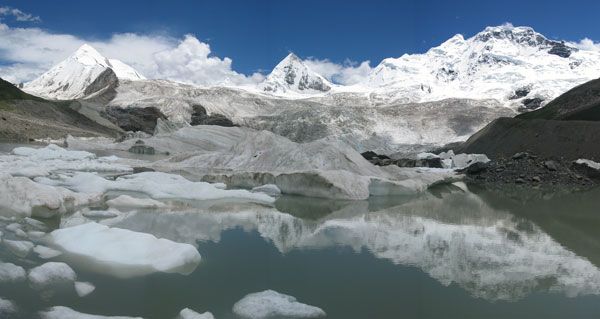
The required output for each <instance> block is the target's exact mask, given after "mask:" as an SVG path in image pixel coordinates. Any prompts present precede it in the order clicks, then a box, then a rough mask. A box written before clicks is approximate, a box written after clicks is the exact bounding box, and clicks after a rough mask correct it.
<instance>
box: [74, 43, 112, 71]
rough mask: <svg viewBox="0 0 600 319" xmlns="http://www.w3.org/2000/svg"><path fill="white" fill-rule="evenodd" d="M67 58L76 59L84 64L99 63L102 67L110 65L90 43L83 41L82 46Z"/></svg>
mask: <svg viewBox="0 0 600 319" xmlns="http://www.w3.org/2000/svg"><path fill="white" fill-rule="evenodd" d="M69 59H73V60H76V61H77V62H79V63H81V64H85V65H95V64H99V65H101V66H104V67H110V62H109V61H108V59H107V58H105V57H104V56H103V55H102V54H100V52H98V51H97V50H96V49H94V47H92V46H91V45H89V44H87V43H84V44H83V45H82V46H80V47H79V49H77V51H75V53H73V54H72V55H71V56H70V57H69Z"/></svg>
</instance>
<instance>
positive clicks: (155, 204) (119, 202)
mask: <svg viewBox="0 0 600 319" xmlns="http://www.w3.org/2000/svg"><path fill="white" fill-rule="evenodd" d="M106 204H107V205H108V206H110V207H120V208H162V207H165V206H166V205H165V204H164V203H162V202H159V201H157V200H154V199H151V198H136V197H131V196H129V195H121V196H119V197H117V198H113V199H111V200H108V201H106ZM84 216H86V215H85V214H84Z"/></svg>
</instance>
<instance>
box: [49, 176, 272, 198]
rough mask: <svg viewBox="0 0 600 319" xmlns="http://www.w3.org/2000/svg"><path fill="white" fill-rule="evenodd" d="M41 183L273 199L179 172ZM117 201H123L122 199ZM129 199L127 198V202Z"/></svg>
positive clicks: (86, 189)
mask: <svg viewBox="0 0 600 319" xmlns="http://www.w3.org/2000/svg"><path fill="white" fill-rule="evenodd" d="M38 181H39V182H41V183H47V184H54V185H61V186H64V187H67V188H69V189H72V190H74V191H77V192H80V193H86V194H98V193H105V192H107V191H129V192H137V193H143V194H146V195H148V196H150V197H152V198H154V199H187V200H216V199H240V200H248V201H256V202H261V203H267V204H270V203H273V202H274V201H275V199H274V198H273V197H270V196H268V195H266V194H261V193H252V192H250V191H247V190H224V189H219V188H216V187H215V186H213V185H212V184H210V183H206V182H192V181H190V180H188V179H186V178H184V177H182V176H180V175H174V174H167V173H161V172H143V173H138V174H132V175H125V176H121V177H119V178H117V179H115V180H108V179H105V178H103V177H101V176H99V175H97V174H94V173H81V172H79V173H75V174H74V175H73V176H70V177H69V176H64V177H63V179H62V180H50V179H46V178H40V179H38ZM121 202H126V201H125V200H123V201H121ZM130 202H131V201H130Z"/></svg>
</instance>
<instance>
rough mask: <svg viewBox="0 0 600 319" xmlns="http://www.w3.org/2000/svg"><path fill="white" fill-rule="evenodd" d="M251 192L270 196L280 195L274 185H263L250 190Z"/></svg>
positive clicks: (279, 191)
mask: <svg viewBox="0 0 600 319" xmlns="http://www.w3.org/2000/svg"><path fill="white" fill-rule="evenodd" d="M252 192H253V193H265V194H267V195H270V196H279V195H281V190H280V189H279V187H277V185H275V184H265V185H261V186H257V187H254V188H253V189H252Z"/></svg>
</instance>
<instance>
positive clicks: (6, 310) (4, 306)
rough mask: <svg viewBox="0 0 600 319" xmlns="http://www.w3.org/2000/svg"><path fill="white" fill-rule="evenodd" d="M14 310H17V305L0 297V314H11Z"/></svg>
mask: <svg viewBox="0 0 600 319" xmlns="http://www.w3.org/2000/svg"><path fill="white" fill-rule="evenodd" d="M15 312H17V305H16V304H15V302H14V301H11V300H7V299H3V298H2V297H0V315H5V314H11V313H15Z"/></svg>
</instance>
